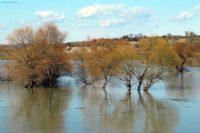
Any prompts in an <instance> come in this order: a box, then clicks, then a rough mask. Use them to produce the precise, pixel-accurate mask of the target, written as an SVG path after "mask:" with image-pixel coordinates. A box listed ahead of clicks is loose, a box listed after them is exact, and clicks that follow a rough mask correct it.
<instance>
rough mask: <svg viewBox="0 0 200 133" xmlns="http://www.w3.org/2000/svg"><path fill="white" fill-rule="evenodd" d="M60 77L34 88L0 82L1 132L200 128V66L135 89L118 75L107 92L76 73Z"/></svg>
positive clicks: (172, 132)
mask: <svg viewBox="0 0 200 133" xmlns="http://www.w3.org/2000/svg"><path fill="white" fill-rule="evenodd" d="M59 82H60V86H61V87H60V88H55V89H48V88H46V89H45V88H35V89H34V90H27V89H24V88H22V87H19V86H18V85H16V84H15V83H13V82H0V133H200V69H199V68H192V69H190V71H189V72H186V73H184V75H183V76H181V75H178V76H175V77H172V78H170V79H169V80H168V81H166V82H160V83H157V84H156V85H154V86H153V87H152V89H151V90H150V91H149V93H144V92H141V93H138V92H137V91H136V90H133V91H132V94H131V95H129V94H127V90H126V88H125V87H124V85H123V84H122V83H121V82H120V81H119V80H117V79H115V80H113V81H112V82H111V83H110V84H109V86H108V88H107V90H108V92H107V93H104V91H102V90H101V89H100V88H99V87H94V88H81V84H80V83H79V82H78V81H77V80H76V79H75V78H73V77H66V76H64V77H61V78H60V79H59ZM133 85H134V83H133ZM135 88H136V87H135Z"/></svg>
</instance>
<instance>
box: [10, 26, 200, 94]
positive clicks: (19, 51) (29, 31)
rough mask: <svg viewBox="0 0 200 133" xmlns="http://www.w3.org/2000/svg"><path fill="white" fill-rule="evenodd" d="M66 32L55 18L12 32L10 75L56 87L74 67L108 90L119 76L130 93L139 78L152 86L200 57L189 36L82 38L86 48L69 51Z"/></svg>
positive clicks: (27, 83)
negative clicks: (174, 38)
mask: <svg viewBox="0 0 200 133" xmlns="http://www.w3.org/2000/svg"><path fill="white" fill-rule="evenodd" d="M66 36H67V33H65V32H61V31H60V30H59V29H58V27H57V26H56V25H55V24H53V23H45V24H43V25H42V26H40V27H39V28H37V29H36V30H34V29H33V28H32V27H22V28H19V29H16V30H15V31H14V32H13V33H12V34H10V35H9V37H8V41H9V44H12V46H13V47H12V51H11V52H10V55H9V57H10V58H11V59H12V60H15V62H14V63H12V64H11V65H8V66H7V68H8V70H9V72H10V76H11V77H12V78H13V79H15V80H18V81H21V82H22V83H23V84H24V86H25V87H27V88H32V87H33V86H37V85H45V86H49V87H54V86H55V85H56V81H57V78H58V77H59V76H60V74H61V73H63V72H69V71H72V67H74V68H75V71H76V73H77V75H78V77H79V79H80V81H82V82H83V83H84V84H85V86H87V85H89V86H90V85H92V84H94V83H96V82H98V83H99V82H100V83H101V84H102V88H103V90H104V91H106V86H107V84H108V83H109V82H110V80H111V79H112V78H113V77H118V78H119V79H120V80H121V81H122V82H123V83H124V84H125V85H126V87H127V88H128V92H131V89H132V83H133V81H136V82H137V84H136V85H137V90H138V91H140V90H141V89H143V90H144V91H148V90H149V88H151V86H152V85H153V84H154V83H156V82H158V81H159V80H163V79H166V78H167V77H168V75H169V73H170V72H172V71H173V70H177V71H178V72H183V70H184V66H185V65H188V64H192V61H193V60H197V61H198V59H197V57H199V56H200V54H199V52H198V51H199V46H198V45H193V44H190V43H189V41H179V42H176V43H175V44H174V43H171V42H170V41H169V40H168V39H167V38H162V37H141V38H140V39H139V41H138V44H137V45H134V44H132V43H130V42H129V39H93V40H89V41H85V42H82V44H79V45H80V46H81V47H80V50H78V51H75V52H72V53H70V54H69V53H68V52H67V48H66V45H65V39H66ZM130 36H133V35H130ZM73 62H75V63H73ZM199 62H200V61H199ZM73 70H74V69H73Z"/></svg>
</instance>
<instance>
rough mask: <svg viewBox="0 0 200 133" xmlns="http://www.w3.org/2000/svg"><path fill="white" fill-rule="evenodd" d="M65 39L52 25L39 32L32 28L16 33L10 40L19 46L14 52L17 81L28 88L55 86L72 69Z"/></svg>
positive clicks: (43, 26)
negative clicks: (40, 85)
mask: <svg viewBox="0 0 200 133" xmlns="http://www.w3.org/2000/svg"><path fill="white" fill-rule="evenodd" d="M65 36H66V33H62V32H60V31H59V29H58V28H57V26H56V25H54V24H53V23H46V24H44V25H42V26H41V27H39V28H38V29H37V30H36V32H34V31H33V29H32V28H30V27H24V28H20V29H17V30H16V31H14V33H12V34H11V35H10V36H9V37H8V41H9V43H10V44H13V45H14V46H16V48H15V49H14V51H13V52H12V53H11V58H12V59H14V60H16V63H15V67H14V68H15V70H16V71H15V74H14V77H15V79H19V80H20V81H22V82H23V83H24V85H25V87H27V88H32V87H33V86H35V85H39V84H44V85H47V86H50V87H54V86H55V83H56V79H57V77H58V76H59V75H60V73H61V72H63V71H68V70H70V68H71V66H70V64H69V63H68V57H67V54H66V53H65V47H64V46H63V43H64V40H65Z"/></svg>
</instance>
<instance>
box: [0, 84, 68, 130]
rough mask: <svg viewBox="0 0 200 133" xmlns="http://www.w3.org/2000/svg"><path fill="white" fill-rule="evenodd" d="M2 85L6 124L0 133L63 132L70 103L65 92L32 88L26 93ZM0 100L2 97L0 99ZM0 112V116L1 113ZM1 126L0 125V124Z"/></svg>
mask: <svg viewBox="0 0 200 133" xmlns="http://www.w3.org/2000/svg"><path fill="white" fill-rule="evenodd" d="M8 86H9V90H10V91H6V90H8V87H6V85H5V84H4V86H1V92H4V94H3V95H4V96H8V97H7V98H6V100H7V102H6V103H5V104H6V105H7V106H8V109H7V110H6V111H5V112H6V117H7V121H6V123H4V126H3V128H2V129H1V131H3V132H5V133H12V132H14V133H30V132H34V133H64V132H65V123H64V121H65V114H64V113H65V112H64V111H65V110H66V109H67V107H68V102H69V101H70V97H71V91H70V90H69V89H65V90H60V89H59V90H56V89H44V88H36V89H34V90H26V89H21V88H16V85H14V86H12V87H13V88H11V85H10V84H9V85H8ZM2 99H3V98H2ZM1 104H2V103H1ZM5 112H4V111H3V112H2V111H0V114H2V113H5ZM0 125H1V123H0Z"/></svg>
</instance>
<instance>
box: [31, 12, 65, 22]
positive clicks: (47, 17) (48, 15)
mask: <svg viewBox="0 0 200 133" xmlns="http://www.w3.org/2000/svg"><path fill="white" fill-rule="evenodd" d="M35 15H36V17H37V18H39V19H41V20H43V21H62V20H64V19H65V16H64V15H63V14H60V13H58V12H54V11H37V12H36V13H35Z"/></svg>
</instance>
